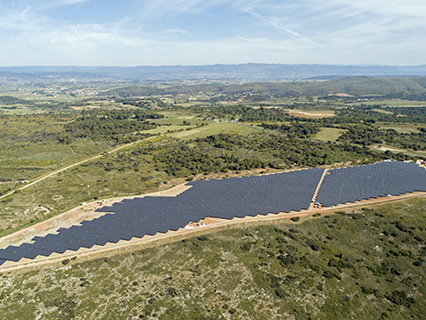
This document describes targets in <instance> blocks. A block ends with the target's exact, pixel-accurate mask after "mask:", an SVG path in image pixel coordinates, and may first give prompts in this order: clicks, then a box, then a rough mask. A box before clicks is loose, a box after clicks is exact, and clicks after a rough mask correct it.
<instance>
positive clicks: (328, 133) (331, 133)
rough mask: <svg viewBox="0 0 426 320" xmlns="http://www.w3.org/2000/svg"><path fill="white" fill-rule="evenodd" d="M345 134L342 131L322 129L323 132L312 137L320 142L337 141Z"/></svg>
mask: <svg viewBox="0 0 426 320" xmlns="http://www.w3.org/2000/svg"><path fill="white" fill-rule="evenodd" d="M343 132H344V130H342V129H334V128H321V131H320V132H318V133H317V134H316V135H314V136H313V137H312V139H314V140H320V141H336V140H337V138H339V137H340V135H341V134H342V133H343Z"/></svg>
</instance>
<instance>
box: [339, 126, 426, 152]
mask: <svg viewBox="0 0 426 320" xmlns="http://www.w3.org/2000/svg"><path fill="white" fill-rule="evenodd" d="M337 141H342V142H350V143H355V144H359V145H367V146H368V145H371V144H377V143H379V144H383V143H386V144H389V145H392V146H396V147H399V148H404V149H412V150H414V151H417V150H426V133H425V132H419V133H398V132H397V131H395V130H393V129H388V130H383V129H377V128H372V127H366V126H354V127H351V128H350V129H349V130H348V131H347V132H345V133H344V134H342V135H341V136H340V137H339V138H338V139H337Z"/></svg>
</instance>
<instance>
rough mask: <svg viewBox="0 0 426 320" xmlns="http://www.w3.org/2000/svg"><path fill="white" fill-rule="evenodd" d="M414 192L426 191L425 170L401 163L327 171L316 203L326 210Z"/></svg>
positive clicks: (383, 163)
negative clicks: (338, 205)
mask: <svg viewBox="0 0 426 320" xmlns="http://www.w3.org/2000/svg"><path fill="white" fill-rule="evenodd" d="M414 191H426V170H425V169H424V168H422V167H419V166H418V165H416V164H415V163H405V162H401V161H392V162H385V161H384V162H380V163H376V164H371V165H363V166H356V167H348V168H340V169H333V170H330V171H328V174H327V175H326V176H325V179H324V181H323V183H322V185H321V188H320V191H319V193H318V196H317V199H316V201H317V202H319V203H322V204H323V205H324V206H326V207H330V206H332V205H337V204H344V203H348V202H355V201H361V200H363V199H371V198H377V197H383V196H386V195H388V194H389V195H401V194H405V193H411V192H414Z"/></svg>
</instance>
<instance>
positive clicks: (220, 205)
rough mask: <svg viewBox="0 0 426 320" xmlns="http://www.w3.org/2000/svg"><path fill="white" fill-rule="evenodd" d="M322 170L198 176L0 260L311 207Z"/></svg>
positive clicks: (3, 253) (14, 249)
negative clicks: (175, 191) (174, 192)
mask: <svg viewBox="0 0 426 320" xmlns="http://www.w3.org/2000/svg"><path fill="white" fill-rule="evenodd" d="M322 174H323V170H321V169H317V168H313V169H308V170H301V171H293V172H285V173H277V174H272V175H265V176H252V177H242V178H229V179H222V180H210V181H195V182H190V183H188V184H189V185H192V188H190V189H188V190H186V191H185V192H183V193H182V194H180V195H178V196H177V197H144V198H135V199H131V200H124V201H122V202H121V203H116V204H114V205H113V206H112V207H103V208H100V209H98V210H97V211H101V212H113V213H114V214H106V215H104V216H101V217H99V218H97V219H94V220H91V221H83V222H82V223H81V226H72V227H70V228H61V229H59V230H58V234H49V235H47V236H45V237H34V238H33V239H32V240H33V241H34V242H33V243H32V244H27V243H24V244H22V245H20V246H9V247H7V248H5V249H0V265H1V264H3V263H4V262H5V261H7V260H10V261H19V260H20V259H22V258H29V259H33V258H35V257H36V256H38V255H43V256H49V255H50V254H52V253H53V252H57V253H64V252H65V251H67V250H78V249H80V248H91V247H93V246H94V245H101V246H102V245H105V244H106V243H107V242H112V243H116V242H118V241H120V240H130V239H132V238H134V237H138V238H142V237H143V236H145V235H155V234H156V233H158V232H162V233H165V232H167V231H169V230H178V229H179V228H182V227H184V226H186V225H187V224H188V223H190V222H191V221H193V222H195V221H199V220H201V219H205V218H206V217H216V218H224V219H232V218H234V217H241V218H242V217H245V216H256V215H258V214H263V215H266V214H268V213H279V212H290V211H293V210H294V211H300V210H302V209H308V208H309V205H310V202H311V199H312V197H313V195H314V192H315V190H316V188H317V186H318V183H319V181H320V179H321V176H322Z"/></svg>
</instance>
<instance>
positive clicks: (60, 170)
mask: <svg viewBox="0 0 426 320" xmlns="http://www.w3.org/2000/svg"><path fill="white" fill-rule="evenodd" d="M156 137H157V136H152V137H149V138H146V139H142V140H138V141H135V142H131V143H127V144H124V145H122V146H119V147H117V148H115V149H113V150H110V151H108V153H114V152H117V151H119V150H121V149H123V148H126V147H130V146H133V145H136V144H138V143H141V142H143V141H147V140H150V139H154V138H156ZM103 156H104V155H103V154H99V155H96V156H93V157H91V158H88V159H85V160H81V161H79V162H76V163H73V164H70V165H69V166H66V167H64V168H61V169H57V170H55V171H53V172H51V173H49V174H46V175H44V176H42V177H40V178H37V179H36V180H34V181H33V182H30V183H28V184H26V185H25V186H23V187H21V188H19V189H18V190H24V189H26V188H28V187H31V186H33V185H35V184H36V183H39V182H40V181H43V180H45V179H47V178H49V177H51V176H53V175H55V174H58V173H60V172H62V171H65V170H68V169H70V168H73V167H75V166H78V165H80V164H83V163H86V162H88V161H92V160H95V159H98V158H101V157H103ZM15 192H16V191H15V190H14V191H11V192H9V193H6V194H4V195H2V196H0V200H1V199H3V198H5V197H7V196H10V195H11V194H13V193H15Z"/></svg>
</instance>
